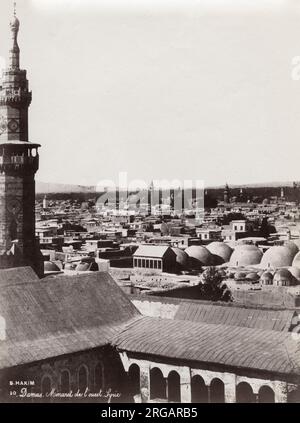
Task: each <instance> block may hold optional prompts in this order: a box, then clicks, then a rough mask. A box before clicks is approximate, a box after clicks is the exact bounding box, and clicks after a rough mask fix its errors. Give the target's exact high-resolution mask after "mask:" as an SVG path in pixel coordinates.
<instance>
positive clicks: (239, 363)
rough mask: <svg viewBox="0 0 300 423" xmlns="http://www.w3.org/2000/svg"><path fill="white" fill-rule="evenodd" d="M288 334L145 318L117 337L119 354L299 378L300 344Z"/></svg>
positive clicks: (296, 338) (114, 343) (299, 341)
mask: <svg viewBox="0 0 300 423" xmlns="http://www.w3.org/2000/svg"><path fill="white" fill-rule="evenodd" d="M293 335H295V334H291V333H290V332H275V331H266V330H260V329H249V328H241V327H232V326H225V325H213V324H206V323H195V322H190V321H180V320H172V319H159V318H154V317H144V318H142V319H139V320H137V321H136V322H133V323H132V324H131V325H129V326H128V327H127V328H126V329H125V330H124V331H122V332H121V333H120V334H118V335H117V336H116V337H115V338H114V341H113V345H114V346H115V347H117V349H118V350H119V351H127V352H132V353H144V354H147V355H149V354H151V355H154V356H159V357H165V358H168V359H170V358H171V359H181V360H188V361H197V362H201V363H210V364H218V365H225V366H231V367H239V368H247V369H256V370H262V371H268V372H272V373H276V374H279V373H280V374H289V375H290V374H294V375H300V340H299V336H298V337H297V335H296V336H293Z"/></svg>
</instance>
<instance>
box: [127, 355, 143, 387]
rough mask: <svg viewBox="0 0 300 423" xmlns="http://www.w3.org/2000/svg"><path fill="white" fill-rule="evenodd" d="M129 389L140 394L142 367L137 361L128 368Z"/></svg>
mask: <svg viewBox="0 0 300 423" xmlns="http://www.w3.org/2000/svg"><path fill="white" fill-rule="evenodd" d="M128 379H129V391H130V393H131V394H132V395H136V394H139V393H140V391H141V387H140V368H139V366H138V365H137V364H136V363H133V364H131V366H130V367H129V369H128Z"/></svg>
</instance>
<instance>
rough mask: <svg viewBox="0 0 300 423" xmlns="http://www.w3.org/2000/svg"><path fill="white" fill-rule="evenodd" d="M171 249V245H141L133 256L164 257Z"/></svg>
mask: <svg viewBox="0 0 300 423" xmlns="http://www.w3.org/2000/svg"><path fill="white" fill-rule="evenodd" d="M169 249H170V247H168V246H167V245H162V246H160V245H140V246H139V248H138V249H137V250H136V251H135V252H134V253H133V256H134V257H154V258H163V256H164V255H165V254H166V252H167V251H168V250H169Z"/></svg>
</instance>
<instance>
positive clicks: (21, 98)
mask: <svg viewBox="0 0 300 423" xmlns="http://www.w3.org/2000/svg"><path fill="white" fill-rule="evenodd" d="M31 100H32V94H31V92H30V91H28V92H26V93H24V92H23V93H21V92H18V93H10V94H6V95H0V106H14V105H22V106H29V105H30V103H31Z"/></svg>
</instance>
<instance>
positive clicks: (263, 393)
mask: <svg viewBox="0 0 300 423" xmlns="http://www.w3.org/2000/svg"><path fill="white" fill-rule="evenodd" d="M258 402H262V403H274V402H275V393H274V391H273V389H272V388H270V386H267V385H263V386H261V387H260V388H259V391H258Z"/></svg>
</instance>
